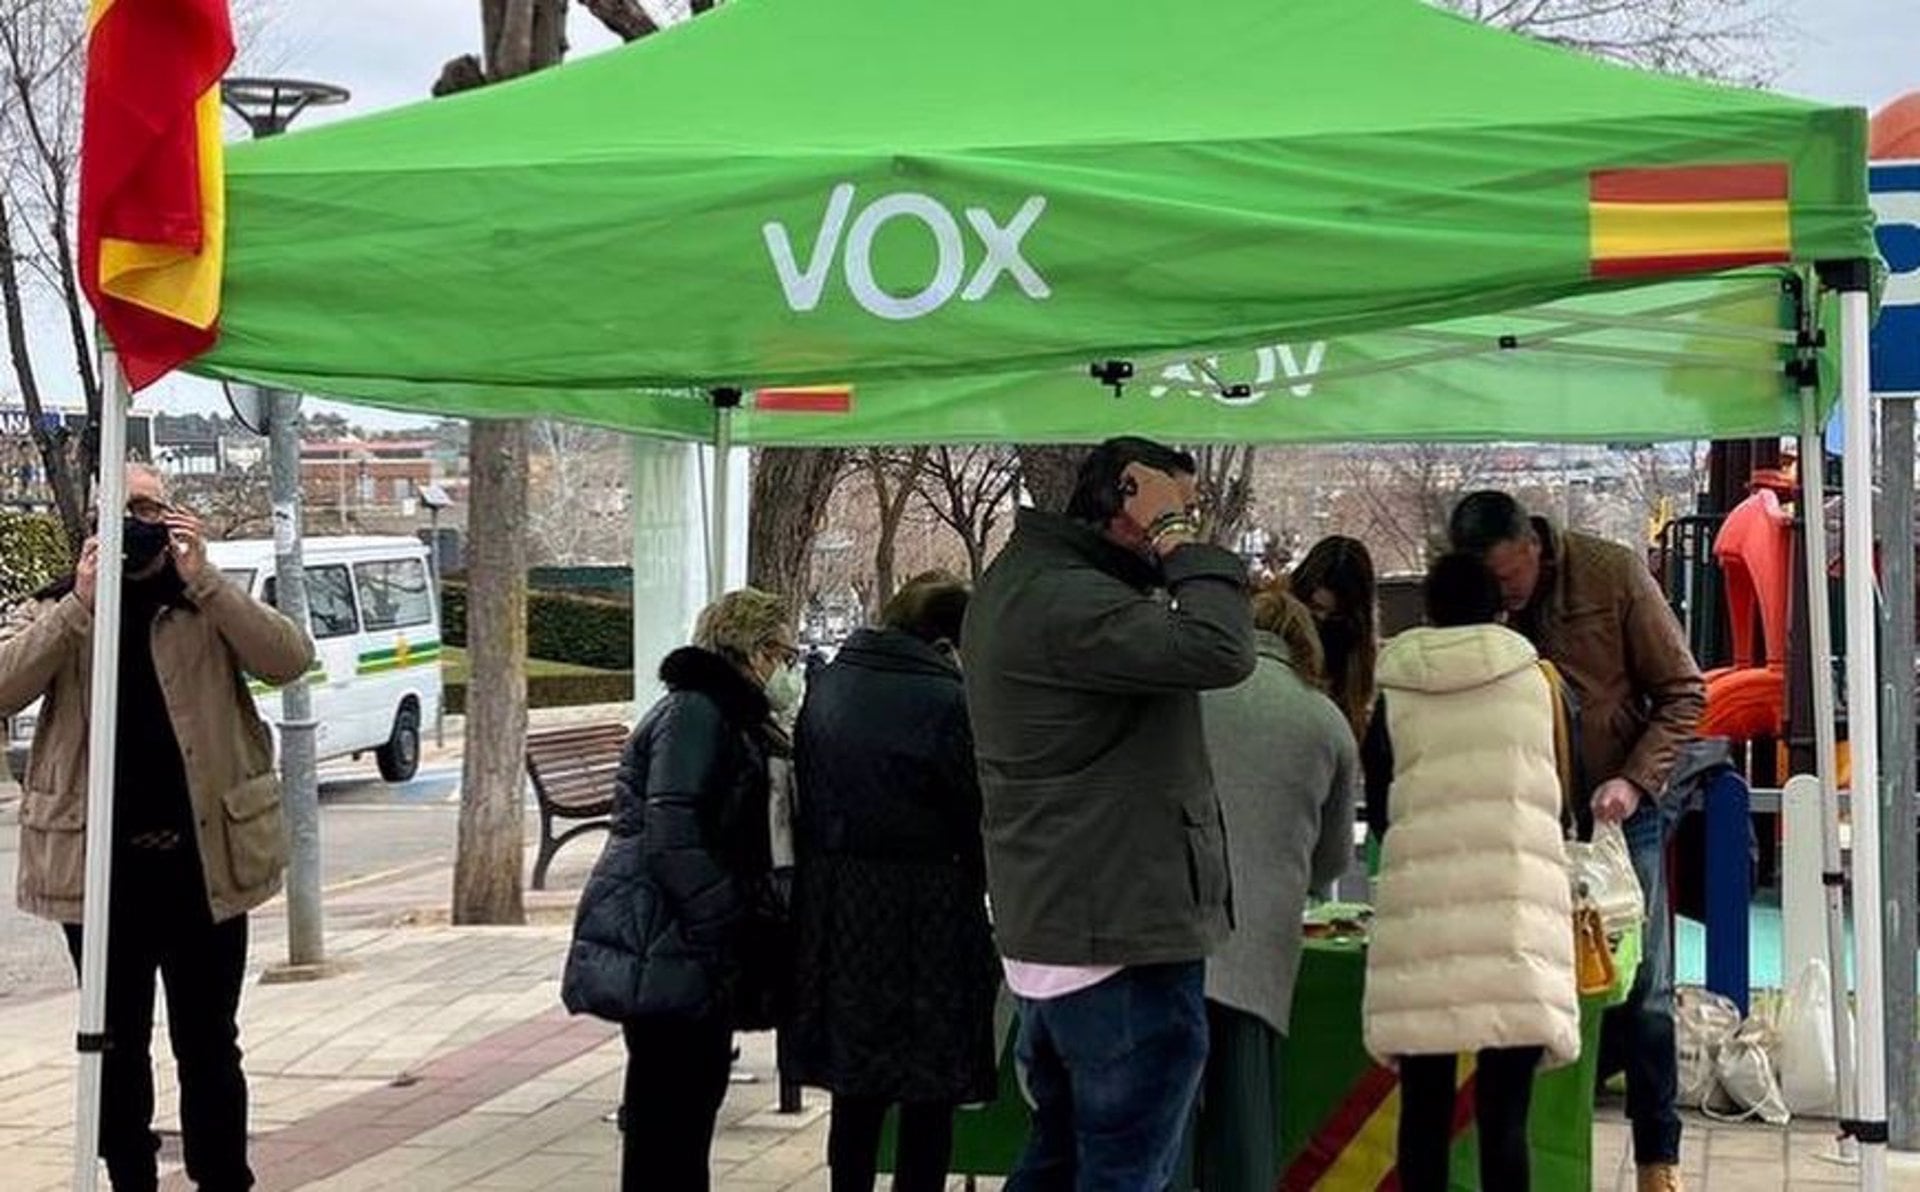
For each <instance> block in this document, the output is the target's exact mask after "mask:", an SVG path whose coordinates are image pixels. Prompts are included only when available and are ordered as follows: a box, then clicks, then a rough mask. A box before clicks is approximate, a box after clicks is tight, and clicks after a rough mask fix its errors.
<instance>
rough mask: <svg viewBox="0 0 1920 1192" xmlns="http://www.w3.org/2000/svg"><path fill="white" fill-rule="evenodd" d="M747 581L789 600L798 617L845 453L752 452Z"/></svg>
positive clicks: (817, 450) (805, 450)
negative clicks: (814, 547) (818, 537)
mask: <svg viewBox="0 0 1920 1192" xmlns="http://www.w3.org/2000/svg"><path fill="white" fill-rule="evenodd" d="M754 455H755V458H754V462H753V497H752V511H751V513H750V515H749V517H748V530H747V582H748V583H750V584H752V585H753V586H754V587H756V588H760V589H762V590H764V591H768V592H775V593H778V594H780V595H782V596H785V597H786V598H787V599H788V600H789V601H790V602H791V603H792V607H793V609H794V611H795V613H796V614H797V613H798V612H799V610H800V608H801V607H802V606H803V605H805V603H806V600H807V596H808V594H809V592H810V590H811V588H812V583H811V579H812V572H813V544H814V539H815V538H816V537H817V536H818V534H819V533H820V527H821V525H822V524H824V522H825V520H826V513H827V503H828V502H829V501H831V500H832V499H833V490H834V487H835V486H836V485H837V484H838V483H839V482H840V474H841V469H842V468H843V466H844V465H845V462H846V455H847V453H846V452H845V451H843V450H840V449H838V448H824V449H823V448H811V447H809V448H790V447H769V448H765V449H763V450H760V451H757V452H755V453H754Z"/></svg>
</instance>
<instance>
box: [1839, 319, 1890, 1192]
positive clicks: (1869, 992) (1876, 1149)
mask: <svg viewBox="0 0 1920 1192" xmlns="http://www.w3.org/2000/svg"><path fill="white" fill-rule="evenodd" d="M1868 298H1869V296H1868V293H1867V291H1866V289H1865V287H1864V284H1863V285H1861V286H1859V287H1857V288H1852V289H1848V290H1846V291H1845V292H1843V293H1842V294H1841V295H1840V344H1841V357H1840V359H1841V365H1840V384H1841V392H1842V394H1843V395H1844V399H1845V410H1846V478H1845V479H1846V483H1845V494H1846V514H1847V524H1846V555H1845V557H1846V572H1847V709H1848V713H1847V739H1848V742H1849V744H1850V749H1851V754H1852V764H1853V796H1854V797H1853V800H1852V808H1853V913H1854V955H1855V957H1856V958H1857V960H1858V962H1859V963H1858V966H1857V973H1858V978H1859V979H1858V980H1857V981H1856V982H1855V985H1856V987H1857V988H1858V990H1859V997H1860V1048H1859V1065H1860V1067H1859V1074H1860V1075H1859V1079H1860V1097H1859V1101H1858V1105H1859V1117H1858V1121H1859V1125H1860V1127H1861V1132H1862V1133H1863V1134H1865V1137H1864V1138H1862V1139H1861V1143H1860V1187H1861V1188H1862V1189H1864V1190H1865V1192H1882V1190H1883V1189H1884V1188H1885V1187H1886V1186H1887V1143H1886V1131H1887V1052H1886V1025H1887V1024H1886V1016H1885V997H1886V991H1885V988H1884V987H1883V985H1882V983H1881V982H1882V974H1883V971H1884V965H1883V964H1882V957H1881V944H1882V941H1881V935H1880V919H1881V905H1880V683H1879V675H1878V670H1879V666H1878V663H1879V657H1878V650H1877V649H1876V648H1875V643H1874V626H1875V625H1876V624H1878V617H1877V616H1876V614H1875V609H1874V572H1873V564H1874V552H1873V407H1872V401H1871V397H1870V395H1869V394H1868V391H1867V383H1868V374H1867V360H1868V330H1869V324H1870V320H1871V318H1872V313H1871V309H1870V307H1869V304H1868ZM1902 963H1906V959H1905V958H1904V957H1903V958H1902Z"/></svg>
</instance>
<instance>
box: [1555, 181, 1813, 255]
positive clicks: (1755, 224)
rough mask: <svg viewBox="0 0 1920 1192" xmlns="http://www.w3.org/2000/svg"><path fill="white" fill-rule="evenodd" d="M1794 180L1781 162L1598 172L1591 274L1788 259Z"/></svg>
mask: <svg viewBox="0 0 1920 1192" xmlns="http://www.w3.org/2000/svg"><path fill="white" fill-rule="evenodd" d="M1790 182H1791V175H1790V172H1789V171H1788V169H1787V166H1786V164H1785V163H1784V162H1756V163H1750V164H1745V165H1724V166H1682V167H1677V168H1676V167H1665V168H1656V169H1638V170H1603V171H1600V172H1598V173H1595V174H1594V175H1593V176H1592V179H1591V188H1590V192H1589V193H1590V203H1589V209H1590V214H1591V217H1592V229H1593V272H1594V275H1595V276H1596V277H1632V276H1636V275H1640V274H1649V273H1698V272H1708V271H1712V270H1717V269H1732V268H1736V267H1738V266H1742V265H1772V264H1781V263H1785V262H1787V261H1790V260H1792V259H1793V219H1792V211H1791V207H1790V206H1789V201H1788V198H1789V196H1788V190H1789V185H1790Z"/></svg>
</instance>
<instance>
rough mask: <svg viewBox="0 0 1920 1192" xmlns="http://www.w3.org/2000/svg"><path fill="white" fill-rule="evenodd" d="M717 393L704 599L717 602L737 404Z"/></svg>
mask: <svg viewBox="0 0 1920 1192" xmlns="http://www.w3.org/2000/svg"><path fill="white" fill-rule="evenodd" d="M724 393H725V391H724V390H723V391H719V392H716V393H715V395H714V404H713V494H712V497H711V499H710V500H709V501H708V503H707V511H708V515H709V516H710V517H711V518H712V519H713V524H712V525H711V526H710V527H709V528H708V533H707V599H708V600H709V601H712V600H718V599H720V597H721V596H722V595H724V594H725V593H726V590H727V554H728V552H727V541H728V540H727V535H728V533H729V529H730V527H729V525H728V523H729V521H730V516H729V515H730V513H731V510H732V507H733V475H732V467H733V412H734V408H735V406H734V403H735V402H738V401H739V394H738V392H737V391H736V392H735V393H734V395H733V396H732V398H731V399H728V398H727V397H725V396H723V394H724Z"/></svg>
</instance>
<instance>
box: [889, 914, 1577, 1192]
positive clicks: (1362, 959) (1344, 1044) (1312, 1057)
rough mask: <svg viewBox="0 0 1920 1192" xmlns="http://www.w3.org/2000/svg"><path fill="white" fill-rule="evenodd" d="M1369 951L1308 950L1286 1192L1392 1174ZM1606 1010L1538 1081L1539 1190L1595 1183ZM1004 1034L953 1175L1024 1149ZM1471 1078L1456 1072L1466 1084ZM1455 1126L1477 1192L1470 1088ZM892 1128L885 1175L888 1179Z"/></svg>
mask: <svg viewBox="0 0 1920 1192" xmlns="http://www.w3.org/2000/svg"><path fill="white" fill-rule="evenodd" d="M1365 983H1366V945H1365V944H1364V943H1363V942H1359V941H1346V942H1343V941H1332V940H1309V941H1307V944H1306V946H1305V949H1304V951H1303V954H1302V956H1301V963H1300V977H1299V981H1298V983H1297V986H1296V989H1295V993H1294V1003H1293V1030H1292V1032H1291V1037H1290V1038H1288V1039H1286V1040H1284V1041H1282V1042H1281V1043H1280V1045H1279V1046H1280V1064H1279V1068H1280V1071H1281V1074H1282V1075H1281V1078H1280V1086H1281V1088H1280V1092H1281V1104H1282V1109H1281V1129H1280V1146H1281V1150H1282V1160H1283V1163H1284V1165H1285V1166H1284V1170H1285V1171H1286V1173H1287V1174H1286V1176H1285V1178H1284V1180H1283V1182H1282V1185H1281V1187H1282V1188H1283V1189H1286V1190H1288V1192H1305V1190H1307V1189H1314V1190H1317V1192H1374V1190H1375V1189H1377V1188H1379V1187H1381V1186H1382V1184H1383V1182H1384V1181H1385V1180H1387V1178H1388V1177H1389V1176H1390V1175H1391V1174H1392V1171H1393V1162H1394V1154H1393V1151H1394V1134H1395V1129H1396V1125H1397V1122H1398V1117H1399V1096H1398V1094H1397V1082H1396V1080H1395V1078H1394V1076H1393V1074H1392V1073H1391V1072H1389V1071H1387V1070H1386V1069H1384V1068H1381V1067H1380V1066H1378V1065H1377V1064H1375V1063H1373V1061H1372V1060H1371V1059H1370V1058H1369V1057H1368V1055H1367V1051H1366V1047H1365V1045H1364V1044H1363V1042H1362V1034H1361V1025H1360V1001H1361V992H1362V989H1363V988H1364V986H1365ZM1602 1013H1603V1009H1602V1002H1601V1000H1599V999H1593V1000H1588V1001H1583V1003H1582V1005H1581V1015H1580V1033H1581V1058H1580V1062H1579V1063H1578V1064H1575V1065H1572V1066H1569V1067H1565V1068H1559V1069H1555V1070H1553V1071H1551V1072H1545V1073H1542V1074H1541V1076H1540V1078H1539V1079H1538V1081H1536V1082H1535V1085H1534V1093H1533V1113H1532V1117H1531V1120H1530V1126H1529V1133H1530V1135H1531V1139H1532V1143H1533V1162H1534V1181H1535V1185H1536V1186H1537V1187H1542V1188H1553V1189H1556V1190H1561V1189H1565V1190H1569V1192H1577V1190H1580V1189H1586V1188H1590V1187H1591V1185H1592V1179H1593V1088H1594V1068H1595V1065H1596V1063H1597V1061H1598V1052H1599V1037H1600V1017H1601V1014H1602ZM1014 1034H1015V1031H1014V1029H1013V1028H1012V1027H1011V1025H1010V1026H1009V1029H1008V1032H1007V1036H1006V1043H1005V1046H1004V1048H1003V1050H1002V1052H1001V1062H1000V1096H999V1099H998V1100H996V1101H995V1102H994V1103H993V1104H991V1105H987V1106H982V1107H978V1108H972V1109H964V1110H962V1111H960V1113H959V1115H958V1119H957V1121H956V1122H955V1124H954V1144H953V1171H954V1173H955V1174H958V1175H988V1176H992V1175H1006V1174H1007V1173H1009V1172H1010V1171H1012V1170H1013V1166H1014V1164H1015V1163H1016V1162H1017V1161H1018V1160H1019V1158H1020V1153H1021V1150H1022V1149H1023V1148H1024V1147H1025V1145H1026V1137H1027V1124H1028V1114H1027V1104H1026V1100H1025V1098H1024V1096H1023V1095H1022V1093H1021V1090H1020V1080H1019V1074H1018V1072H1017V1070H1016V1066H1015V1064H1014V1059H1013V1051H1014V1048H1013V1042H1014ZM1471 1071H1472V1066H1471V1065H1470V1064H1466V1063H1463V1064H1462V1065H1461V1079H1462V1081H1463V1082H1464V1081H1465V1080H1466V1079H1467V1077H1468V1076H1469V1075H1470V1074H1471ZM1462 1094H1463V1102H1462V1104H1463V1108H1462V1112H1461V1113H1460V1114H1458V1115H1456V1123H1457V1125H1458V1131H1459V1132H1458V1133H1457V1134H1456V1136H1455V1144H1454V1151H1453V1188H1454V1189H1455V1190H1456V1192H1472V1190H1473V1189H1475V1188H1477V1187H1478V1186H1479V1177H1478V1174H1477V1173H1478V1155H1477V1147H1476V1144H1475V1140H1474V1132H1473V1130H1472V1128H1471V1127H1472V1108H1471V1106H1472V1102H1471V1087H1470V1086H1467V1085H1465V1084H1464V1083H1463V1087H1462ZM892 1148H893V1134H892V1126H891V1123H889V1127H888V1131H887V1135H886V1138H885V1139H884V1141H883V1145H882V1153H881V1160H882V1162H881V1167H882V1170H891V1169H892Z"/></svg>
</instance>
